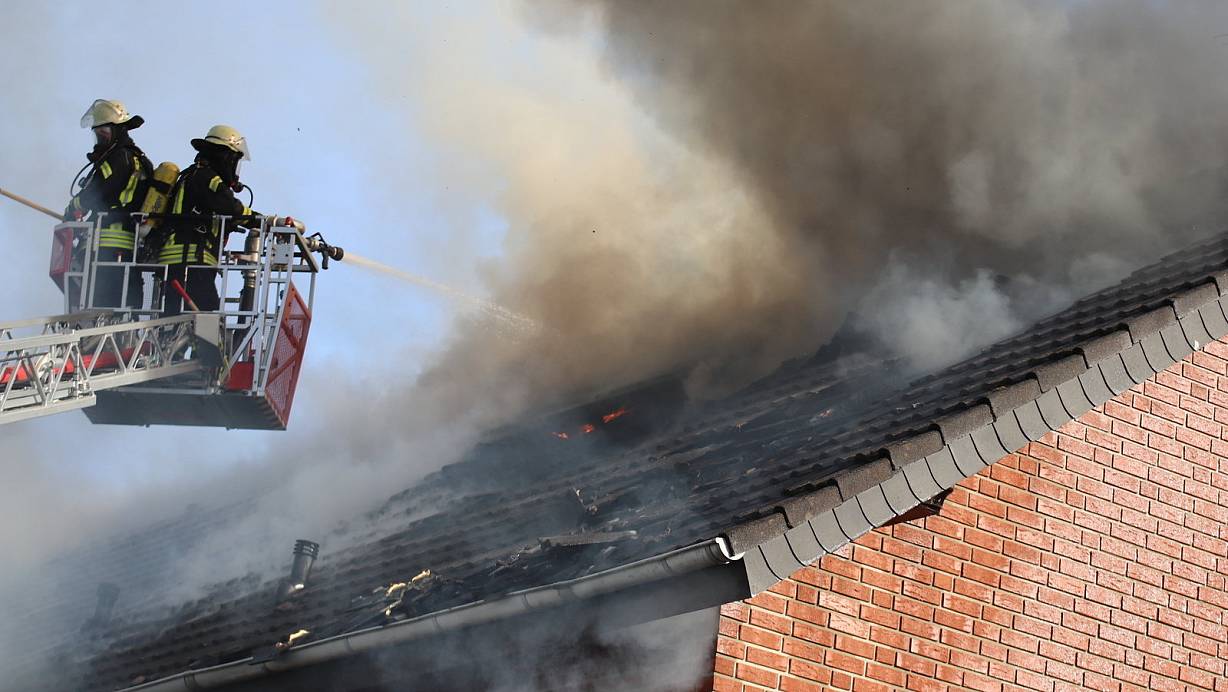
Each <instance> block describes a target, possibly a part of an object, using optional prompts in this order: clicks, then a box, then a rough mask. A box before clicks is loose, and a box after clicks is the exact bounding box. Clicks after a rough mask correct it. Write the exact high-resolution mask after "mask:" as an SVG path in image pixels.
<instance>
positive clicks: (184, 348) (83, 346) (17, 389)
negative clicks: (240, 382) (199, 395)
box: [0, 311, 219, 425]
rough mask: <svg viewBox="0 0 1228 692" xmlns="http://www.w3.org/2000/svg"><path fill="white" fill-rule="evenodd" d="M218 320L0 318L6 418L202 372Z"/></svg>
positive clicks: (1, 407) (1, 416)
mask: <svg viewBox="0 0 1228 692" xmlns="http://www.w3.org/2000/svg"><path fill="white" fill-rule="evenodd" d="M218 320H219V318H218V316H217V315H195V314H185V315H178V316H175V317H166V318H160V319H154V320H143V321H136V322H132V321H121V322H116V323H114V324H105V322H106V321H107V319H106V314H105V313H99V312H97V311H93V312H89V313H79V314H76V315H59V316H55V317H48V318H42V319H34V320H24V321H21V322H11V323H5V324H0V425H3V424H5V423H12V422H15V421H19V420H25V419H28V418H34V417H38V416H46V415H51V414H54V413H60V412H63V411H71V410H76V409H79V408H85V407H87V406H92V405H94V403H95V402H96V397H95V392H97V391H101V390H104V389H111V388H114V387H123V386H125V385H130V384H137V383H141V382H149V381H152V380H160V379H165V378H168V377H175V376H179V375H185V374H189V373H192V372H196V371H198V370H200V369H201V368H203V367H206V365H208V364H209V362H210V360H211V359H210V357H209V356H211V355H213V354H216V353H217V349H216V346H217V344H216V343H212V340H213V339H215V338H216V336H217V334H218V333H219V330H218V324H217V322H218ZM99 322H103V324H98V323H99ZM91 323H93V324H96V325H97V326H93V325H92V324H91ZM86 325H90V326H86ZM23 332H27V333H28V332H33V334H30V335H28V336H17V334H20V333H23ZM189 353H190V354H191V357H188V356H187V354H189Z"/></svg>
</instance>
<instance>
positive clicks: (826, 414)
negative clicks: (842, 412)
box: [819, 408, 831, 418]
mask: <svg viewBox="0 0 1228 692" xmlns="http://www.w3.org/2000/svg"><path fill="white" fill-rule="evenodd" d="M830 417H831V409H829V408H828V409H823V412H822V413H820V414H819V418H830Z"/></svg>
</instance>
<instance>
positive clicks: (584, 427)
mask: <svg viewBox="0 0 1228 692" xmlns="http://www.w3.org/2000/svg"><path fill="white" fill-rule="evenodd" d="M580 429H581V430H583V431H584V434H585V435H587V434H589V433H591V432H592V431H594V430H596V429H597V426H595V425H593V424H592V423H585V424H584V425H582V426H580Z"/></svg>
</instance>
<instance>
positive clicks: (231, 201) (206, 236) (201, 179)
mask: <svg viewBox="0 0 1228 692" xmlns="http://www.w3.org/2000/svg"><path fill="white" fill-rule="evenodd" d="M192 148H193V149H195V150H196V151H197V154H196V161H195V162H194V163H193V164H192V165H191V166H188V167H187V168H186V169H184V171H183V173H181V174H180V175H179V179H178V180H176V181H175V185H174V186H173V187H172V188H171V191H170V213H171V214H175V215H185V218H182V219H172V220H171V221H170V223H169V224H168V225H167V228H166V235H165V237H164V238H163V239H162V241H161V243H162V244H161V248H160V250H159V252H158V255H157V257H158V262H159V263H160V264H165V265H167V283H168V284H169V283H170V282H171V281H172V280H178V281H179V282H180V284H182V285H183V286H184V288H185V290H186V291H187V294H188V297H190V298H191V299H192V302H193V303H196V307H197V308H198V309H200V310H202V311H214V310H217V309H218V307H219V304H220V300H219V298H218V293H217V284H216V283H215V279H216V276H217V270H215V269H212V267H216V266H217V265H218V256H219V255H221V253H222V248H224V247H225V246H226V238H225V237H224V233H225V234H228V233H229V232H230V231H231V230H232V229H233V228H234V222H233V220H232V221H230V222H228V223H226V225H225V231H223V228H222V223H221V222H220V221H219V220H218V219H215V218H213V216H214V215H224V216H229V217H232V219H233V217H244V216H252V215H254V214H255V212H253V211H252V210H251V209H249V208H248V207H246V206H244V204H243V203H242V202H240V201H239V200H238V199H237V198H236V197H235V193H236V192H238V191H240V190H242V189H243V185H242V184H241V183H240V182H239V164H240V163H241V162H242V161H249V160H251V155H250V154H249V152H248V149H247V140H246V139H244V137H243V135H241V134H239V131H238V130H236V129H235V128H233V127H230V126H228V125H214V126H213V127H211V128H209V132H208V133H207V134H206V135H205V136H204V138H203V139H193V140H192ZM189 265H204V266H205V267H209V268H207V269H206V268H195V269H189V268H188V267H189ZM162 293H163V295H164V296H165V298H166V305H165V308H166V309H165V312H166V314H167V315H176V314H179V312H180V311H181V310H182V302H183V301H182V299H181V297H180V296H179V294H178V292H176V291H175V290H174V289H173V288H170V287H169V286H168V287H167V288H165V289H164V290H163V291H162Z"/></svg>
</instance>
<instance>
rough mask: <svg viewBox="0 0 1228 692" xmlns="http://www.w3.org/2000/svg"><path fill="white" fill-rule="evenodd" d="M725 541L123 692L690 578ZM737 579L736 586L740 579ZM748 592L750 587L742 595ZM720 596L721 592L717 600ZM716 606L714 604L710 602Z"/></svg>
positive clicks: (313, 658)
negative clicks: (269, 657) (270, 657)
mask: <svg viewBox="0 0 1228 692" xmlns="http://www.w3.org/2000/svg"><path fill="white" fill-rule="evenodd" d="M741 557H742V556H741V555H739V554H734V553H733V552H731V550H730V548H729V544H728V543H727V542H726V541H725V539H724V538H721V537H718V538H714V539H711V540H707V541H703V542H701V543H696V544H694V545H691V546H687V547H685V548H680V549H678V550H674V551H671V552H668V553H664V554H661V555H657V556H654V557H651V558H646V559H644V560H639V561H637V562H632V563H629V564H626V565H622V566H620V567H615V568H613V569H609V570H605V571H603V572H598V573H596V574H590V575H588V576H584V577H580V578H577V579H571V580H567V581H561V582H556V583H554V584H549V585H546V586H541V587H536V588H532V589H526V590H523V591H517V592H513V593H510V594H507V595H506V596H503V597H500V598H497V599H494V600H489V601H480V602H477V603H470V604H467V605H463V606H457V607H455V608H449V609H447V610H441V611H438V612H434V613H428V614H426V615H422V616H419V617H416V618H413V619H410V620H404V621H401V622H397V623H393V624H390V625H382V626H379V627H371V628H368V629H363V630H357V631H354V632H348V633H346V634H340V635H337V636H334V637H329V638H327V639H321V640H319V641H314V642H310V643H307V644H303V645H301V646H297V647H294V648H292V649H290V650H289V651H287V652H286V653H284V654H282V655H281V656H278V657H277V658H274V659H272V660H268V661H263V662H258V661H256V660H254V659H253V658H251V657H249V658H245V659H240V660H238V661H233V662H230V663H224V664H221V665H217V666H211V667H209V668H201V669H199V670H188V671H184V672H182V673H178V674H175V675H172V676H169V677H166V678H162V679H160V680H154V681H151V682H147V683H143V684H140V685H136V686H133V687H128V688H125V689H124V690H123V691H122V692H138V691H139V692H179V691H181V690H182V691H188V690H201V689H213V688H219V687H223V686H226V685H231V684H234V683H239V682H244V681H248V680H253V679H256V678H260V677H263V676H266V675H270V674H273V673H278V672H281V671H286V670H291V669H295V668H303V667H306V666H313V665H319V664H324V663H329V662H332V661H336V660H339V659H342V658H345V657H349V656H354V655H357V654H361V653H364V652H368V651H373V650H376V649H383V648H386V647H390V646H395V645H398V644H403V643H406V642H411V641H415V640H419V639H423V638H427V637H432V636H436V635H439V634H442V633H445V632H450V631H455V630H459V629H462V628H467V627H475V626H481V625H486V624H491V623H494V622H498V621H501V620H506V619H509V618H513V617H517V616H521V615H524V614H527V613H530V612H534V611H539V610H545V609H547V608H553V607H557V606H564V605H568V604H575V603H578V602H581V601H586V600H589V599H594V598H597V597H600V596H609V595H614V594H618V593H619V592H622V591H625V590H628V589H631V588H633V587H638V586H643V585H648V584H654V583H661V582H666V581H671V580H678V579H680V578H684V577H687V576H689V575H693V574H695V573H697V572H700V571H702V570H705V569H709V568H713V567H720V566H723V565H729V564H730V563H732V562H736V561H739V560H740V559H741ZM737 576H741V577H743V578H742V579H741V580H740V582H739V583H740V584H741V585H742V586H741V589H745V579H744V575H743V574H742V571H741V570H738V571H737ZM744 595H745V596H749V595H750V594H749V592H746V593H745V594H744ZM725 598H727V595H726V596H724V597H722V602H724V599H725ZM712 605H716V604H712Z"/></svg>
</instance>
